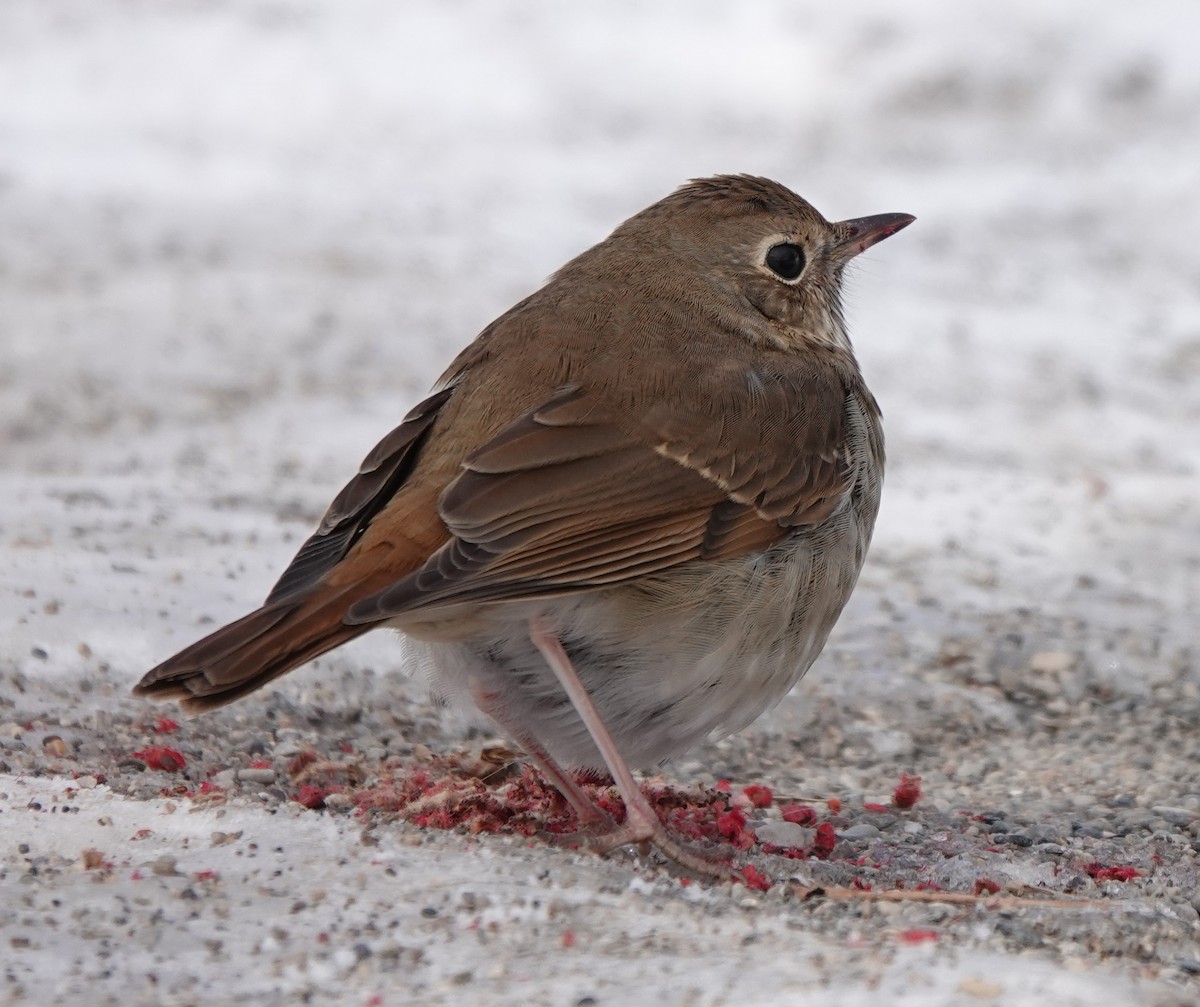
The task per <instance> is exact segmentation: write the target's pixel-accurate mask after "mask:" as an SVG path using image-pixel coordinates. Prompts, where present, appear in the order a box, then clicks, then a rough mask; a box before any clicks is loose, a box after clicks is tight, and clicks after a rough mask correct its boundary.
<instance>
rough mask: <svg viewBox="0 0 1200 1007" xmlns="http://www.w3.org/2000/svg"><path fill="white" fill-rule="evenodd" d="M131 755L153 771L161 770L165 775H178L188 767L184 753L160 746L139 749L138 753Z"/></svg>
mask: <svg viewBox="0 0 1200 1007" xmlns="http://www.w3.org/2000/svg"><path fill="white" fill-rule="evenodd" d="M130 755H131V756H132V757H133V758H135V759H140V760H141V761H142V762H144V763H145V764H146V765H147V766H148V767H149V768H151V769H159V770H161V771H162V772H164V773H178V772H179V771H180V770H181V769H183V768H184V767H185V766H186V765H187V759H185V758H184V757H183V753H182V752H179V751H177V750H175V749H174V748H164V747H162V746H159V745H152V746H151V747H149V748H139V749H138V750H137V751H136V752H131V753H130Z"/></svg>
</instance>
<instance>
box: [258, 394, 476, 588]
mask: <svg viewBox="0 0 1200 1007" xmlns="http://www.w3.org/2000/svg"><path fill="white" fill-rule="evenodd" d="M453 391H454V389H453V388H443V389H441V390H440V391H437V392H434V393H433V394H432V395H430V396H429V397H428V398H427V399H425V400H424V401H423V402H421V403H420V404H419V405H417V406H416V407H415V408H414V409H413V410H412V411H411V412H410V413H409V414H408V415H407V416H405V417H404V421H403V422H402V423H401V424H400V426H398V427H397V428H396V429H395V430H393V431H392V432H391V433H390V434H388V435H387V436H386V437H385V438H384V439H383V440H381V441H380V442H379V443H378V444H377V445H375V447H374V449H372V451H371V453H370V454H368V455H367V457H366V458H365V459H363V463H362V465H361V466H360V467H359V470H358V474H357V475H356V476H355V477H354V478H353V479H351V480H350V482H349V483H347V484H346V486H345V487H344V488H343V489H342V491H341V492H340V493H339V494H338V495H337V496H336V497H335V498H334V501H333V503H332V504H330V505H329V510H327V511H326V512H325V516H324V518H322V519H321V524H320V526H319V527H318V528H317V530H316V531H315V532H314V533H313V535H312V536H311V537H310V538H309V539H308V541H307V542H305V543H304V545H303V546H301V547H300V551H299V552H298V553H296V556H295V558H294V559H293V560H292V562H291V563H290V564H289V565H288V568H287V569H286V570H285V571H284V572H283V575H282V576H281V577H280V578H279V580H278V581H277V582H276V584H275V586H274V587H273V588H271V593H270V594H269V595H267V600H266V602H265V603H264V604H266V605H271V604H274V603H275V602H278V601H281V600H284V599H286V598H289V597H292V596H294V595H298V594H302V593H304V592H306V591H308V590H309V589H310V588H311V587H313V586H314V585H315V584H317V583H318V582H319V581H320V580H321V578H322V577H323V576H324V575H325V574H326V573H328V572H329V571H330V570H332V569H333V568H334V567H335V566H337V564H338V563H340V562H341V561H342V559H343V558H344V557H345V555H346V554H347V553H348V552H349V551H350V549H351V548H352V547H353V545H354V543H355V542H356V541H357V540H358V539H359V537H360V536H361V535H362V533H363V532H364V531H365V530H366V528H367V526H368V525H369V524H370V523H371V521H372V519H373V518H374V517H375V516H376V515H377V514H378V513H379V512H380V511H381V510H382V509H383V508H384V507H386V506H387V504H388V502H389V501H390V500H391V499H392V496H393V494H395V492H396V490H397V489H398V488H399V487H400V486H401V485H403V483H404V481H405V480H406V479H407V478H408V476H409V474H410V473H411V471H412V469H413V466H414V464H415V463H416V459H417V456H418V454H419V452H420V449H421V445H422V443H423V441H424V440H425V438H426V436H427V434H428V433H429V430H430V428H431V427H432V426H433V423H434V420H436V419H437V416H438V413H439V411H440V410H441V408H442V406H444V405H445V404H446V402H447V400H448V399H449V398H450V396H451V394H452V393H453Z"/></svg>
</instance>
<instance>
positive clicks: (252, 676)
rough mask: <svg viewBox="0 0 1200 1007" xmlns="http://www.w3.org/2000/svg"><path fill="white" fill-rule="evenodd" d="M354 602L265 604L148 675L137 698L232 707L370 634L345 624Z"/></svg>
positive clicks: (189, 707) (198, 708) (192, 708)
mask: <svg viewBox="0 0 1200 1007" xmlns="http://www.w3.org/2000/svg"><path fill="white" fill-rule="evenodd" d="M349 600H352V599H347V598H346V597H345V596H344V595H342V594H340V593H339V594H337V595H336V596H335V597H333V598H330V597H329V596H328V595H325V596H324V597H319V596H318V597H314V596H312V595H310V596H309V597H307V598H300V599H292V600H284V601H278V602H274V603H271V604H267V605H264V606H263V607H262V608H260V609H258V610H257V611H255V612H251V613H250V614H249V615H247V616H244V617H243V618H241V619H238V620H237V622H231V623H230V624H229V625H228V626H223V627H222V628H221V629H218V630H217V631H216V632H215V633H210V634H209V635H208V636H206V637H205V638H204V639H203V640H198V641H197V642H196V643H193V644H192V645H191V646H190V647H188V648H186V649H185V650H182V651H180V652H179V653H178V654H176V655H175V656H174V657H172V658H168V659H167V660H166V661H163V663H162V664H160V665H159V666H158V667H157V668H154V669H152V670H151V671H148V672H147V673H146V675H145V677H143V678H142V680H141V681H140V682H138V684H137V685H136V686H134V689H133V694H134V695H135V696H147V697H149V698H150V699H154V700H172V699H175V700H179V702H180V705H181V706H182V707H183V708H184V709H185V710H186V711H188V712H189V713H200V712H203V711H204V710H212V709H215V708H216V707H218V706H224V705H225V704H226V703H232V702H233V701H234V700H235V699H239V698H241V697H242V696H244V695H246V694H247V693H248V692H253V691H254V690H255V689H261V688H262V687H263V686H264V685H266V684H267V683H268V682H270V681H271V680H272V679H276V678H278V677H279V676H280V675H283V674H285V673H287V672H289V671H291V670H292V669H293V668H296V667H298V666H299V665H301V664H304V663H305V662H306V661H311V660H312V659H313V658H315V657H319V656H320V655H321V654H324V653H325V652H326V651H328V650H333V648H334V647H339V646H341V645H342V644H343V643H345V642H346V641H347V640H352V639H353V638H354V637H356V636H359V635H361V634H362V633H365V632H366V631H367V630H369V629H371V628H372V627H371V625H370V624H369V623H368V624H366V625H359V626H347V625H346V624H345V623H344V622H343V621H342V616H343V615H344V614H345V611H346V608H347V606H348V603H349Z"/></svg>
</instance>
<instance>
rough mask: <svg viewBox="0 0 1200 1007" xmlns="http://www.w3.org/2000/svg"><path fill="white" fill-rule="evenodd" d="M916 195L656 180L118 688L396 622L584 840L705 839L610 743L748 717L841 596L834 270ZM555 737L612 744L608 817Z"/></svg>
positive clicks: (659, 742) (844, 509) (862, 520)
mask: <svg viewBox="0 0 1200 1007" xmlns="http://www.w3.org/2000/svg"><path fill="white" fill-rule="evenodd" d="M911 219H912V218H911V217H908V216H906V215H903V214H888V215H883V216H880V217H873V218H864V219H861V220H854V221H845V222H842V223H833V224H831V223H829V222H827V221H825V220H824V219H823V218H822V217H821V216H820V215H819V214H818V213H817V212H816V211H815V210H814V209H813V208H812V207H811V206H809V204H807V203H806V202H804V201H803V200H802V199H800V198H799V197H798V196H796V195H795V194H794V193H791V192H790V191H788V190H787V189H785V188H784V187H782V186H780V185H778V184H777V183H774V182H770V181H767V180H765V179H759V178H750V177H747V176H720V177H717V178H713V179H705V180H701V181H697V182H693V183H691V184H689V185H687V186H684V187H683V188H681V189H680V190H678V191H677V192H675V193H674V194H672V195H671V196H668V197H667V198H666V199H663V200H661V201H660V202H658V203H655V204H654V205H653V206H651V207H649V208H648V209H646V210H644V211H642V212H641V213H639V214H637V215H636V216H634V217H632V218H631V219H630V220H628V221H626V222H625V223H624V224H622V225H621V226H620V227H619V228H617V230H616V231H615V232H614V233H613V234H612V235H611V236H610V237H609V238H608V239H607V240H606V241H604V242H602V243H601V244H599V245H597V246H596V247H595V248H593V249H590V250H589V251H587V252H584V253H583V254H582V255H580V256H579V257H577V258H576V259H574V260H572V261H571V262H569V263H567V264H566V265H565V266H564V267H563V268H562V269H561V270H559V272H558V273H557V274H555V276H554V277H553V278H552V279H551V281H550V282H549V283H548V284H547V285H546V286H545V287H543V288H542V289H541V290H539V291H537V292H536V293H534V294H533V295H531V296H530V297H528V298H526V299H525V300H524V301H522V302H521V303H519V304H518V305H516V306H515V307H514V308H512V309H511V310H510V311H509V312H507V313H506V314H505V315H503V316H502V317H501V318H499V319H498V320H497V321H496V322H494V323H493V324H492V325H490V326H489V327H488V328H487V329H486V330H484V332H483V333H482V334H481V335H480V336H479V338H478V339H476V341H475V342H474V343H472V344H471V345H470V346H469V347H467V349H466V350H464V351H463V353H461V354H460V355H459V357H458V358H457V359H456V360H455V361H454V362H453V363H452V364H451V366H450V367H449V369H448V370H447V371H446V373H445V374H444V375H443V376H442V378H441V379H440V381H439V382H438V385H437V390H436V391H435V392H434V393H433V394H432V395H430V396H429V397H428V398H427V399H426V400H425V401H424V402H422V403H421V404H420V405H418V406H417V407H416V408H415V409H414V410H413V411H412V412H411V413H409V415H408V416H407V417H406V418H405V421H404V422H403V424H402V425H401V426H400V427H398V428H397V429H396V430H395V431H393V432H392V433H391V434H389V435H388V436H387V437H386V438H384V440H383V441H381V442H380V444H379V445H378V446H377V447H376V448H375V450H374V451H372V452H371V454H370V455H369V456H368V457H367V459H366V461H365V462H364V463H363V466H362V468H361V470H360V472H359V474H358V475H357V476H356V477H355V478H354V479H353V480H351V482H350V483H349V484H348V485H347V486H346V487H345V489H343V490H342V492H341V493H340V494H339V495H338V497H337V498H336V499H335V501H334V503H333V504H332V505H331V507H330V509H329V512H328V513H327V514H326V516H325V518H324V520H323V521H322V523H321V526H320V527H319V528H318V530H317V532H316V533H315V534H314V535H313V536H312V538H310V539H309V540H308V542H306V543H305V545H304V546H303V547H302V548H301V550H300V551H299V553H298V554H297V556H296V557H295V559H294V560H293V561H292V564H291V566H289V568H288V569H287V570H286V571H285V572H284V574H283V575H282V577H281V578H280V580H279V582H278V584H277V585H276V586H275V588H274V589H273V590H272V592H271V594H270V595H269V597H268V598H267V600H266V602H265V603H264V605H263V607H262V608H260V609H258V610H257V611H255V612H253V613H251V614H250V615H248V616H246V617H245V618H243V619H241V620H239V621H237V622H235V623H232V624H231V625H229V626H226V627H224V628H223V629H220V630H217V631H216V632H215V633H213V634H211V635H210V636H208V637H206V638H205V639H204V640H201V641H199V642H198V643H196V644H194V645H193V646H191V647H189V648H187V649H186V650H184V651H182V652H181V653H180V654H178V655H176V656H175V657H173V658H171V659H169V660H168V661H166V662H164V663H163V664H161V665H159V666H158V667H157V668H155V669H154V670H152V671H151V672H149V673H148V674H147V675H146V676H145V678H144V679H143V680H142V681H141V683H139V685H138V686H137V688H136V690H135V691H136V692H137V693H138V694H140V695H148V696H152V697H154V698H163V699H179V700H181V701H182V703H183V705H184V707H186V708H188V709H190V710H203V709H209V708H211V707H214V706H219V705H221V704H223V703H226V702H229V701H230V700H233V699H236V698H238V697H240V696H242V695H244V694H245V693H247V692H250V691H252V690H254V689H256V688H258V687H260V686H261V685H263V684H265V683H266V682H268V681H270V680H271V679H273V678H275V677H277V676H279V675H281V674H283V673H285V672H286V671H288V670H290V669H291V668H293V667H296V666H297V665H299V664H302V663H304V662H306V661H308V660H310V659H312V658H314V657H316V656H318V655H319V654H322V653H324V652H325V651H328V650H330V649H332V648H333V647H336V646H339V645H340V644H342V643H344V642H346V641H347V640H349V639H351V638H352V637H354V636H357V635H358V634H360V633H362V632H365V631H366V630H367V629H370V628H373V627H375V626H378V625H390V626H393V627H396V628H399V629H401V630H402V631H403V632H405V633H406V634H408V636H409V637H410V638H412V639H413V640H414V641H416V643H415V649H416V651H417V652H418V653H419V656H420V657H422V659H423V660H424V661H425V663H427V664H428V665H430V667H431V669H432V670H433V672H434V673H435V675H437V676H438V677H439V678H440V679H441V680H442V684H443V685H445V686H447V687H448V688H450V689H454V690H458V691H462V692H465V693H467V694H468V695H470V696H471V697H472V698H473V699H475V701H476V702H477V703H479V705H480V706H481V707H482V708H484V709H485V711H486V712H488V713H490V714H491V715H492V716H493V717H494V718H495V719H496V720H497V721H498V722H499V723H500V724H501V726H503V727H505V728H506V729H507V730H509V732H510V733H512V734H513V736H514V737H515V738H516V740H518V741H519V742H521V743H522V744H524V745H525V746H526V748H527V749H528V750H529V752H530V754H531V756H532V757H533V758H534V759H535V761H537V762H538V764H539V765H541V766H542V768H543V769H544V770H545V771H546V772H547V774H548V775H549V776H550V778H551V779H552V780H553V781H554V782H556V783H557V784H558V785H559V786H560V787H561V788H563V789H564V791H566V793H567V796H568V798H570V799H571V800H572V801H573V803H575V804H576V805H577V808H578V810H579V811H580V814H581V818H583V820H584V822H585V824H586V825H588V826H590V827H591V829H592V831H594V832H599V833H601V835H599V836H595V837H593V845H595V846H597V847H599V848H610V847H611V846H612V845H614V844H616V843H622V842H628V841H634V840H645V839H650V840H652V841H654V842H655V843H656V844H657V845H659V846H660V848H662V849H664V851H666V852H667V853H668V854H669V855H671V856H673V857H675V858H676V859H680V860H682V861H683V862H685V863H688V864H690V865H691V866H699V865H700V864H701V861H699V860H697V859H696V858H695V857H693V856H692V855H691V854H689V853H688V852H687V851H684V850H681V849H680V848H679V847H678V846H677V844H674V843H673V842H672V841H670V839H669V838H668V837H666V836H665V834H664V833H663V832H662V830H661V827H660V826H658V823H657V821H656V820H653V821H651V820H650V819H653V815H652V813H651V814H650V816H649V819H647V817H646V816H647V813H648V808H646V807H644V803H645V802H644V801H642V800H640V794H639V793H637V792H636V786H635V785H634V784H633V782H632V778H631V777H629V775H628V769H627V766H626V763H627V762H630V761H632V762H635V763H646V762H654V761H658V760H661V759H663V758H666V757H668V756H670V755H672V754H674V753H676V752H678V751H681V750H683V749H685V748H687V747H688V746H690V745H691V744H694V743H695V742H696V741H698V740H700V739H701V738H703V737H704V736H705V735H708V734H712V733H717V732H721V731H726V730H731V729H736V728H737V727H740V726H743V725H744V724H745V723H746V722H748V721H749V720H750V719H752V718H753V717H754V716H756V715H757V714H758V713H759V712H761V711H762V709H764V708H765V707H766V706H767V705H769V704H770V703H771V702H774V701H775V700H776V699H778V697H779V696H780V695H782V693H783V692H785V691H786V690H787V689H788V688H790V686H791V685H792V684H793V683H794V682H795V681H796V679H797V678H799V676H800V675H801V674H803V672H804V671H805V670H806V669H807V667H808V666H809V664H811V663H812V661H813V660H814V659H815V657H816V655H817V653H819V651H820V649H821V647H822V645H823V644H824V641H825V638H826V636H827V635H828V633H829V630H830V629H831V628H832V626H833V622H834V620H836V618H837V615H838V614H839V613H840V611H841V609H842V606H843V605H844V604H845V601H846V599H847V598H848V597H849V593H850V590H851V589H852V588H853V585H854V581H855V579H856V578H857V574H858V570H859V568H860V566H861V564H862V560H863V557H864V555H865V551H866V548H867V544H868V542H869V539H870V533H871V528H872V526H873V524H874V519H875V513H876V510H877V507H878V499H879V486H880V480H881V478H882V467H883V442H882V434H881V432H880V427H879V411H878V407H877V406H876V404H875V400H874V399H873V398H872V396H871V394H870V393H869V392H868V391H867V389H866V387H865V385H864V384H863V382H862V379H861V376H860V374H859V370H858V366H857V364H856V362H855V360H854V356H853V353H852V350H851V347H850V343H849V340H848V338H847V337H846V333H845V326H844V322H843V319H842V312H841V306H840V297H839V292H840V282H841V273H842V268H843V266H844V264H845V263H846V262H847V261H848V260H849V259H850V258H852V257H853V256H854V255H856V254H858V253H859V252H860V251H862V250H864V249H865V248H867V247H869V246H870V245H872V244H874V243H875V242H877V241H879V240H882V239H883V238H884V237H887V236H888V235H889V234H892V233H894V232H895V231H896V230H899V229H900V228H901V227H904V226H905V225H907V224H908V223H909V222H910V221H911ZM564 696H569V697H570V699H571V704H570V705H564ZM559 763H562V764H565V765H569V766H591V767H596V768H600V767H602V766H607V767H608V768H609V769H610V770H611V771H612V772H613V774H614V776H615V777H616V778H617V782H618V784H619V785H620V786H621V788H622V793H623V795H624V796H625V799H626V803H627V805H628V806H629V811H630V816H629V820H628V821H627V823H626V824H625V825H624V826H623V827H622V828H620V829H617V828H616V827H615V826H613V825H612V824H611V823H610V822H607V821H604V820H603V817H602V815H601V813H599V812H598V811H597V810H596V809H594V808H590V807H584V806H581V799H582V795H581V794H580V793H578V791H577V790H575V791H574V792H572V785H571V783H570V779H569V775H568V774H567V773H566V772H565V771H564V770H562V769H560V768H559ZM635 805H637V806H635Z"/></svg>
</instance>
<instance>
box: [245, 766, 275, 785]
mask: <svg viewBox="0 0 1200 1007" xmlns="http://www.w3.org/2000/svg"><path fill="white" fill-rule="evenodd" d="M237 779H238V781H239V782H241V783H274V782H275V770H273V769H254V768H251V769H239V770H238V771H237Z"/></svg>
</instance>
